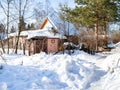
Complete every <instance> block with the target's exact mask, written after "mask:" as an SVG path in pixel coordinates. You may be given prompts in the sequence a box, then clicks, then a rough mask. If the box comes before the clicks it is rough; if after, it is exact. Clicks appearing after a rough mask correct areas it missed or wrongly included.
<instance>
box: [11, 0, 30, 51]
mask: <svg viewBox="0 0 120 90" xmlns="http://www.w3.org/2000/svg"><path fill="white" fill-rule="evenodd" d="M29 1H30V0H14V2H13V4H14V7H15V9H16V11H17V12H18V18H19V19H18V22H19V24H18V30H19V31H18V36H17V40H16V45H15V53H17V51H18V43H19V37H20V33H21V31H22V25H23V24H22V23H21V22H22V18H24V17H25V13H26V10H27V9H28V6H29V5H28V4H29Z"/></svg>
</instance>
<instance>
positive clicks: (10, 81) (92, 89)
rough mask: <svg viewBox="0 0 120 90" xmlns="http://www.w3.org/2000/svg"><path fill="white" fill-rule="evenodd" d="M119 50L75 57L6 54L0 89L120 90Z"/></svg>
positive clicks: (2, 59) (77, 53)
mask: <svg viewBox="0 0 120 90" xmlns="http://www.w3.org/2000/svg"><path fill="white" fill-rule="evenodd" d="M115 50H116V51H117V52H113V51H111V52H108V53H107V52H106V53H97V54H95V55H90V54H87V53H85V52H83V51H78V50H76V51H75V52H74V53H72V54H71V56H70V55H68V54H66V53H65V54H62V53H58V54H56V55H53V54H46V53H44V52H41V53H40V54H35V55H32V56H27V55H22V54H14V53H11V54H3V55H2V56H1V57H0V66H1V67H2V68H0V90H120V63H118V61H119V59H120V49H118V47H117V48H115V49H114V51H115ZM118 50H119V51H118Z"/></svg>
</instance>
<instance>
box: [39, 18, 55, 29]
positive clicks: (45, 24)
mask: <svg viewBox="0 0 120 90" xmlns="http://www.w3.org/2000/svg"><path fill="white" fill-rule="evenodd" d="M53 27H54V28H55V29H57V28H56V26H55V25H54V23H53V22H52V21H51V20H50V19H49V18H48V17H47V18H46V19H45V20H44V22H43V23H42V25H41V27H40V29H45V30H51V29H52V28H53Z"/></svg>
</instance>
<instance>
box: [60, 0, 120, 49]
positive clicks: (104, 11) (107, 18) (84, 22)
mask: <svg viewBox="0 0 120 90" xmlns="http://www.w3.org/2000/svg"><path fill="white" fill-rule="evenodd" d="M116 1H117V0H75V3H76V4H77V5H76V7H75V8H74V9H70V8H68V7H62V8H61V9H62V10H63V11H65V12H67V13H68V14H69V16H70V17H69V18H68V20H70V21H71V22H73V23H74V24H78V26H85V27H92V28H96V35H97V36H96V39H97V40H96V50H97V51H98V31H99V30H98V29H99V28H98V27H99V26H103V27H104V31H105V34H106V36H107V25H108V22H112V21H116V18H117V14H118V13H117V9H118V8H117V5H116ZM111 8H112V9H111Z"/></svg>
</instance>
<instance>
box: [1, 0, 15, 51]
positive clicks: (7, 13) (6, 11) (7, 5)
mask: <svg viewBox="0 0 120 90" xmlns="http://www.w3.org/2000/svg"><path fill="white" fill-rule="evenodd" d="M12 1H13V0H5V1H0V6H1V8H2V9H3V12H4V14H5V16H6V18H7V20H6V34H7V45H8V51H7V53H9V37H8V34H9V28H10V4H11V2H12Z"/></svg>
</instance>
